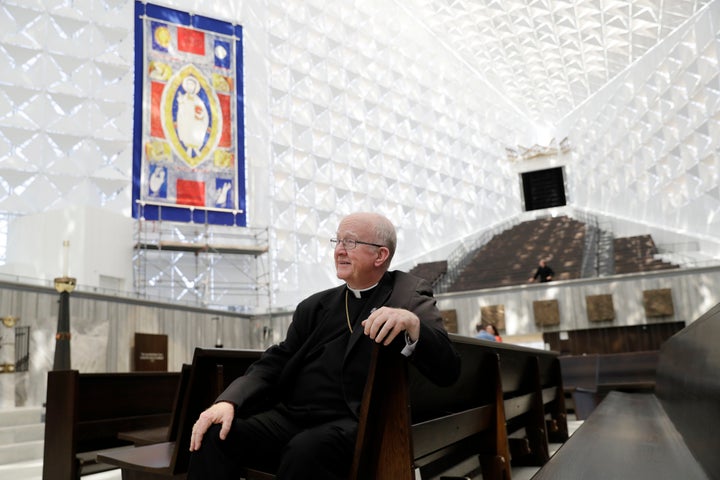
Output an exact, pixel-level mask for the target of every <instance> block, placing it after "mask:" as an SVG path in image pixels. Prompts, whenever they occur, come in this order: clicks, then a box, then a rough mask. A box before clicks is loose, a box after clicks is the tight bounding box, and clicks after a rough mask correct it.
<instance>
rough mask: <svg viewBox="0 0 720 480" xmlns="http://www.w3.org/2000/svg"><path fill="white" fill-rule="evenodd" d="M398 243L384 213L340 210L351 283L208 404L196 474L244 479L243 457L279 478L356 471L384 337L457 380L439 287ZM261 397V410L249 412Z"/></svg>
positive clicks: (338, 264) (338, 243)
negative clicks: (369, 383) (407, 268)
mask: <svg viewBox="0 0 720 480" xmlns="http://www.w3.org/2000/svg"><path fill="white" fill-rule="evenodd" d="M396 243H397V238H396V234H395V227H394V226H393V225H392V223H391V222H390V221H389V220H388V219H387V218H385V217H383V216H381V215H378V214H374V213H364V212H363V213H355V214H351V215H348V216H346V217H345V218H343V219H342V221H341V222H340V225H339V226H338V229H337V232H336V238H333V239H332V240H331V244H332V245H333V246H334V247H335V248H334V255H333V258H334V261H335V269H336V273H337V277H338V278H339V279H340V280H342V281H344V282H345V284H344V285H341V286H339V287H335V288H330V289H328V290H325V291H322V292H318V293H316V294H313V295H311V296H309V297H308V298H306V299H305V300H303V301H301V302H300V303H299V304H298V306H297V308H296V309H295V312H294V314H293V319H292V322H291V323H290V326H289V327H288V331H287V333H286V336H285V339H284V340H283V341H282V342H280V343H279V344H277V345H273V346H271V347H270V348H268V349H267V350H266V351H265V352H264V353H263V354H262V356H261V357H260V359H259V360H257V361H256V362H255V363H253V364H252V366H250V368H249V369H248V370H247V371H246V373H245V375H243V376H241V377H238V378H237V379H235V380H234V381H232V383H230V385H229V386H228V387H227V388H226V389H225V390H224V391H223V392H222V393H221V394H220V395H219V396H218V398H217V399H216V401H215V404H214V405H212V406H211V407H209V408H208V409H207V410H205V411H204V412H203V413H201V414H200V417H199V418H198V419H197V421H196V422H195V425H194V427H193V431H192V438H191V441H190V445H189V448H190V450H191V452H192V453H191V455H190V465H189V468H188V475H187V479H188V480H200V479H207V478H213V479H228V480H229V479H233V480H235V479H237V477H238V476H239V472H240V471H241V470H242V469H243V468H245V467H249V468H253V469H257V470H263V471H265V472H273V473H274V474H275V475H276V478H278V479H280V480H283V479H285V480H287V479H308V480H310V479H318V478H322V479H325V480H333V479H343V478H347V475H348V473H349V471H350V467H351V465H352V461H353V453H354V449H355V443H356V437H357V431H358V419H359V412H360V406H361V401H362V398H363V391H364V388H365V383H366V379H367V378H368V370H369V367H370V361H371V353H372V350H373V348H374V347H375V345H376V344H381V345H383V347H382V348H383V350H385V349H387V351H389V352H393V353H397V355H398V356H400V355H404V356H406V357H407V358H408V361H409V362H411V363H412V364H413V365H414V366H415V367H416V368H417V370H418V371H419V372H420V373H421V374H422V375H423V376H425V377H427V378H428V379H429V380H430V381H431V382H433V383H436V384H438V385H450V384H452V383H454V382H455V381H456V379H457V378H458V376H459V374H460V358H459V356H458V353H457V351H456V350H455V348H454V346H453V344H452V342H451V341H450V339H449V337H448V334H447V332H446V331H445V329H444V327H443V322H442V317H441V315H440V312H439V310H438V309H437V306H436V302H435V299H434V298H433V294H432V288H431V287H430V285H429V284H428V282H427V281H425V280H422V279H419V278H417V277H414V276H412V275H410V274H407V273H404V272H399V271H389V266H390V262H391V260H392V257H393V255H394V253H395V246H396ZM258 403H261V404H262V406H263V408H262V409H260V411H258V409H254V410H253V411H251V412H248V411H247V408H246V407H247V406H248V404H251V405H253V406H256V405H257V404H258Z"/></svg>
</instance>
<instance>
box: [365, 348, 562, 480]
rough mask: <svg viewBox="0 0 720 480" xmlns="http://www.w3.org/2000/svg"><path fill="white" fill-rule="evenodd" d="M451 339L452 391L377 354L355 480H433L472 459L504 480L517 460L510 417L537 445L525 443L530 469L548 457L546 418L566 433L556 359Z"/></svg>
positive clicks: (392, 357)
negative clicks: (455, 357) (457, 366)
mask: <svg viewBox="0 0 720 480" xmlns="http://www.w3.org/2000/svg"><path fill="white" fill-rule="evenodd" d="M451 339H452V341H453V343H454V345H455V347H456V348H457V350H458V352H459V353H460V355H461V358H462V363H461V373H460V378H459V379H458V381H457V382H455V384H453V385H451V386H448V387H440V386H437V385H434V384H433V383H431V382H430V381H428V380H427V379H426V378H425V377H424V376H423V375H422V374H420V372H418V371H417V370H416V369H415V368H414V367H413V366H412V365H411V364H409V363H408V362H407V361H405V359H404V358H403V357H401V356H398V355H397V354H393V353H391V352H387V351H386V350H384V349H382V348H380V349H377V351H375V352H374V353H373V363H372V366H371V376H370V377H369V378H368V384H367V385H366V389H365V398H364V399H363V411H362V412H361V421H360V425H359V431H358V441H357V445H356V451H355V459H354V464H353V470H352V475H351V478H352V479H364V478H392V479H397V480H411V479H413V478H415V474H414V470H415V469H419V470H420V473H421V476H422V477H423V478H424V477H432V476H436V475H438V474H440V473H442V472H443V471H445V470H447V469H448V468H450V467H451V466H453V465H456V464H458V463H459V462H461V461H463V460H464V459H467V458H470V457H472V456H477V458H478V459H479V462H480V465H481V468H482V474H483V478H486V479H505V478H509V475H510V471H509V469H510V459H511V452H510V445H509V443H510V442H509V438H508V433H509V432H510V431H509V430H508V426H509V423H508V417H512V418H514V419H515V425H514V427H512V428H515V429H523V428H524V429H527V430H528V432H529V433H527V435H528V436H530V437H533V436H534V437H536V438H532V439H530V440H529V441H528V442H526V443H528V444H529V447H531V450H532V451H531V452H529V453H531V454H532V456H533V458H532V461H534V462H540V464H542V463H544V462H545V461H546V460H547V457H548V453H547V451H548V448H547V442H548V439H547V435H546V434H545V431H546V430H545V417H546V413H547V414H551V415H554V416H555V419H554V420H555V423H556V424H557V423H560V424H562V427H561V429H564V431H565V432H567V423H566V419H565V415H564V413H565V412H564V401H563V397H562V383H561V376H560V372H559V363H558V362H557V361H556V360H557V359H556V358H555V357H556V355H557V354H555V353H553V352H544V351H539V350H535V349H528V348H523V347H517V346H512V345H502V344H491V343H490V342H483V341H481V340H476V339H472V338H468V337H462V336H458V335H451ZM540 357H542V361H540V360H539V358H540ZM541 364H542V370H543V374H542V375H541V374H540V370H541V368H540V365H541ZM553 383H556V384H555V385H552V384H553ZM544 388H545V389H546V392H547V393H546V394H545V395H543V390H544ZM546 400H547V401H546ZM555 409H557V411H555ZM551 412H552V413H551ZM565 435H566V434H565ZM565 438H566V436H565ZM512 456H514V454H513V455H512Z"/></svg>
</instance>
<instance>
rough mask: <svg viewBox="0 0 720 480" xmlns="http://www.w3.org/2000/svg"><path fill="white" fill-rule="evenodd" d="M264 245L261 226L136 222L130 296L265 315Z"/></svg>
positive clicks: (268, 296) (268, 291) (267, 294)
mask: <svg viewBox="0 0 720 480" xmlns="http://www.w3.org/2000/svg"><path fill="white" fill-rule="evenodd" d="M268 243H269V230H268V229H267V228H247V227H226V226H218V225H210V224H193V223H178V222H168V221H159V220H158V221H148V220H144V219H138V221H137V231H136V240H135V245H134V252H133V267H134V268H133V283H134V288H135V293H136V294H137V295H138V296H140V297H142V298H148V299H156V300H165V301H167V300H170V301H177V302H184V303H188V304H191V305H196V306H202V307H206V308H221V309H227V310H231V311H240V312H248V313H263V312H267V311H270V309H271V308H272V305H271V303H272V297H271V289H270V268H269V255H268V253H267V252H268Z"/></svg>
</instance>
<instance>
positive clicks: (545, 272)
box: [529, 260, 555, 283]
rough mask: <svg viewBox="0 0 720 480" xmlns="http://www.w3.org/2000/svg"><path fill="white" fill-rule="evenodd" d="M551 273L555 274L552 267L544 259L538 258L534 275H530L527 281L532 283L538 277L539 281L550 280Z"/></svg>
mask: <svg viewBox="0 0 720 480" xmlns="http://www.w3.org/2000/svg"><path fill="white" fill-rule="evenodd" d="M553 275H555V272H554V271H553V269H552V268H550V267H549V266H548V265H547V263H546V262H545V260H540V263H539V264H538V268H537V270H536V271H535V275H533V276H532V277H530V278H529V281H530V282H531V283H532V282H534V281H535V280H537V279H538V278H539V279H540V282H550V281H552V279H553Z"/></svg>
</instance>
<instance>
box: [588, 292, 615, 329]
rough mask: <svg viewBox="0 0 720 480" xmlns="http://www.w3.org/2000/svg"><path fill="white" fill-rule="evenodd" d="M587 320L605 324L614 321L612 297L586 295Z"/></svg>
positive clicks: (609, 295)
mask: <svg viewBox="0 0 720 480" xmlns="http://www.w3.org/2000/svg"><path fill="white" fill-rule="evenodd" d="M585 303H586V307H587V316H588V320H590V321H591V322H607V321H610V320H615V306H614V305H613V297H612V295H611V294H607V295H588V296H587V297H585Z"/></svg>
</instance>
